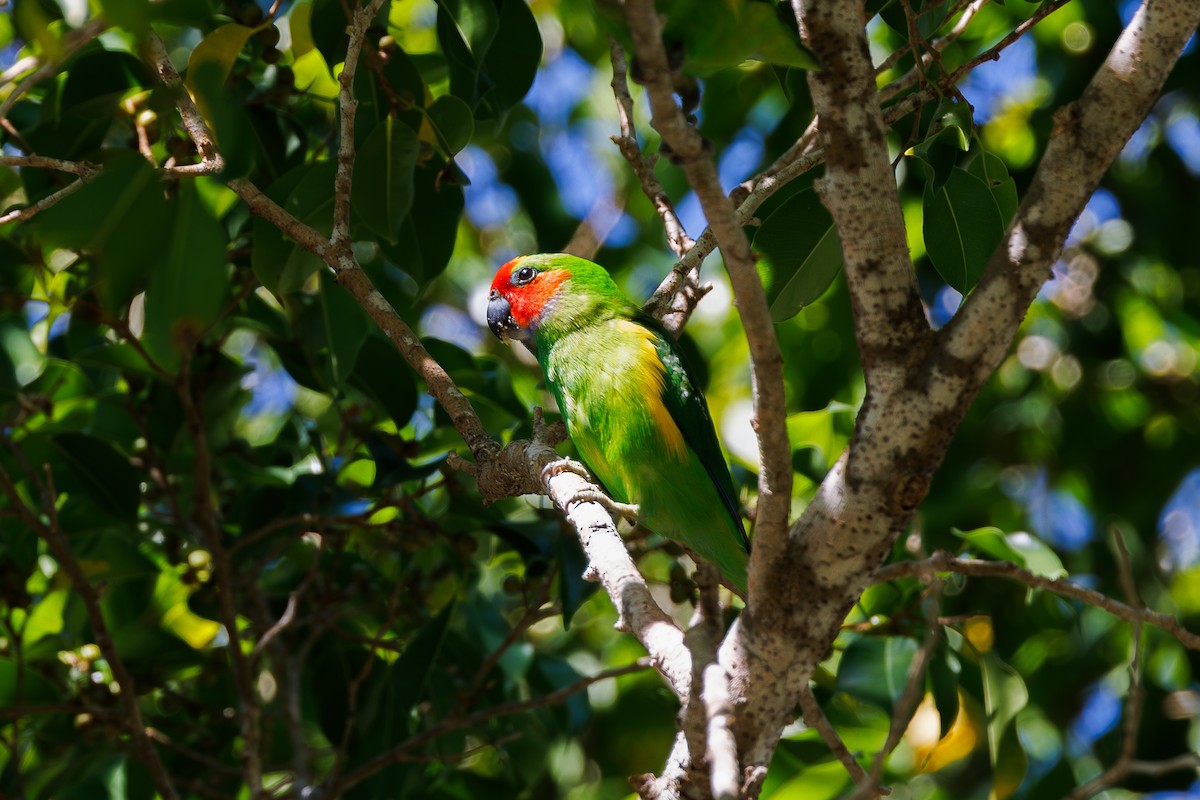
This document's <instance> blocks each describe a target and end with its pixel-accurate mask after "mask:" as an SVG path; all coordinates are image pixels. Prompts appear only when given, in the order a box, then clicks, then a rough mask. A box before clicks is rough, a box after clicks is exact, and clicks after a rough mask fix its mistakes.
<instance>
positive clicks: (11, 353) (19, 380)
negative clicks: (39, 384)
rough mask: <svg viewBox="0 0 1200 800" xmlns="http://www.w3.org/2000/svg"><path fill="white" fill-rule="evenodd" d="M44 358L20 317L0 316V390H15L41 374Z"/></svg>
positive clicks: (43, 367) (6, 391)
mask: <svg viewBox="0 0 1200 800" xmlns="http://www.w3.org/2000/svg"><path fill="white" fill-rule="evenodd" d="M45 361H46V359H45V356H43V355H42V353H41V351H40V350H38V349H37V347H36V346H34V344H33V340H32V339H30V338H29V327H28V326H27V325H26V324H25V320H24V319H21V318H20V317H17V316H15V315H14V316H10V317H0V392H5V393H8V392H16V391H17V390H18V389H20V388H21V387H22V386H25V385H26V384H28V383H30V382H32V381H33V380H34V379H35V378H37V376H39V375H41V374H42V370H43V369H45Z"/></svg>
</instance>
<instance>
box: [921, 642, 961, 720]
mask: <svg viewBox="0 0 1200 800" xmlns="http://www.w3.org/2000/svg"><path fill="white" fill-rule="evenodd" d="M961 672H962V666H961V665H960V664H959V661H958V656H956V655H955V654H954V653H953V652H952V651H951V650H950V648H949V647H946V646H944V645H943V646H942V647H940V648H939V649H938V652H937V653H935V654H934V656H933V658H932V659H930V661H929V688H930V692H931V693H932V694H933V702H934V705H935V706H936V707H937V711H938V717H939V718H940V719H941V731H940V735H941V736H945V735H946V733H947V732H948V731H949V730H950V726H951V725H953V724H954V720H955V719H957V718H958V705H959V703H958V686H959V677H960V673H961Z"/></svg>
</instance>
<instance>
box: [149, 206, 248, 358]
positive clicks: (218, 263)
mask: <svg viewBox="0 0 1200 800" xmlns="http://www.w3.org/2000/svg"><path fill="white" fill-rule="evenodd" d="M178 191H179V193H178V196H177V197H176V199H175V202H174V203H173V205H174V209H173V210H174V225H173V227H172V235H171V241H170V244H169V245H168V246H167V250H166V252H165V253H164V254H163V259H162V261H161V262H160V263H159V264H157V265H156V266H155V267H154V269H153V270H152V271H151V273H150V279H149V281H148V284H147V286H146V329H145V333H144V335H143V341H144V342H145V345H146V349H147V350H148V351H149V352H150V354H151V356H153V358H154V359H155V360H156V361H157V362H158V363H159V364H160V365H161V366H163V367H164V368H165V369H167V370H169V371H174V370H176V369H177V368H178V367H179V363H180V360H181V358H182V356H183V354H184V353H185V352H188V351H189V350H190V349H191V348H192V347H193V346H194V345H195V343H196V342H197V341H198V340H199V338H200V337H201V336H202V335H203V334H204V332H205V331H206V330H207V329H208V326H209V325H211V324H212V323H213V321H215V320H216V318H217V314H218V313H219V312H220V311H221V307H222V305H223V304H224V302H225V298H226V296H227V294H228V291H229V286H228V279H227V277H226V267H225V230H224V228H222V227H221V225H220V223H218V222H217V220H216V219H214V218H213V217H212V215H211V214H210V213H209V210H208V208H207V207H205V205H204V204H203V203H202V202H200V198H199V195H198V194H197V192H196V187H195V185H194V184H191V183H184V184H181V185H180V187H179V190H178Z"/></svg>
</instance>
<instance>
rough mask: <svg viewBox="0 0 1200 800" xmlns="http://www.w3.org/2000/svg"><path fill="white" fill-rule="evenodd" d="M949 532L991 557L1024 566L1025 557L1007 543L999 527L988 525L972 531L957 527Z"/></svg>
mask: <svg viewBox="0 0 1200 800" xmlns="http://www.w3.org/2000/svg"><path fill="white" fill-rule="evenodd" d="M950 532H951V533H953V534H954V535H955V536H957V537H959V538H961V539H965V540H966V541H967V542H968V543H970V545H971V547H973V548H975V549H976V550H979V551H980V552H983V553H987V554H988V555H989V556H991V557H992V558H995V559H999V560H1000V561H1011V562H1012V563H1014V564H1018V565H1020V566H1022V567H1023V566H1025V559H1024V558H1022V557H1021V554H1020V553H1019V552H1017V550H1015V549H1014V548H1013V547H1012V545H1010V544H1009V543H1008V540H1007V539H1006V538H1005V536H1004V532H1003V531H1002V530H1000V529H999V528H994V527H991V526H988V527H984V528H976V529H975V530H972V531H961V530H959V529H958V528H951V529H950Z"/></svg>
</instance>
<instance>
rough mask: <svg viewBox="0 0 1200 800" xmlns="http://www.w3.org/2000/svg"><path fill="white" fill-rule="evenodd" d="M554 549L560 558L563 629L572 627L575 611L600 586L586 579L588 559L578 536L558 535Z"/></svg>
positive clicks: (560, 596)
mask: <svg viewBox="0 0 1200 800" xmlns="http://www.w3.org/2000/svg"><path fill="white" fill-rule="evenodd" d="M554 549H555V555H556V556H557V560H558V597H559V600H560V601H561V602H562V618H563V629H564V630H566V629H569V628H570V627H571V619H572V618H574V616H575V612H576V611H578V610H579V608H580V606H582V605H583V604H584V603H585V602H587V599H588V598H589V597H591V596H592V595H593V594H595V593H596V590H597V589H599V588H600V587H599V585H598V584H597V583H596V582H595V581H588V580H584V577H583V576H584V573H585V572H586V571H587V567H588V560H587V555H586V554H585V553H584V552H583V547H582V546H581V545H580V544H579V539H578V538H577V537H574V536H556V537H555V538H554Z"/></svg>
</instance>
